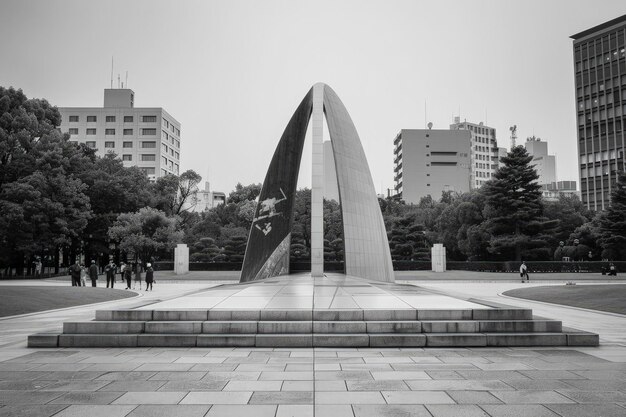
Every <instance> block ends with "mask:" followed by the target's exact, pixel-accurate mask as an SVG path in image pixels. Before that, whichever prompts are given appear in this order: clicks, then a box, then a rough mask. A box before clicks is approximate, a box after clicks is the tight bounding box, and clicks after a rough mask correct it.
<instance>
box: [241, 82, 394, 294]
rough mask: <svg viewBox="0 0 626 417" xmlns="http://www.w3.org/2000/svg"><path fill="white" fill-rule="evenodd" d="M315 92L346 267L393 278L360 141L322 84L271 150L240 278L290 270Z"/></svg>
mask: <svg viewBox="0 0 626 417" xmlns="http://www.w3.org/2000/svg"><path fill="white" fill-rule="evenodd" d="M314 91H318V92H319V91H322V92H323V112H324V115H325V116H326V122H327V125H328V131H329V134H330V139H331V143H332V148H333V153H334V156H335V169H336V172H337V185H338V189H339V200H340V201H339V203H340V205H341V213H342V223H343V224H342V226H343V232H344V265H345V272H346V274H348V275H352V276H356V277H361V278H367V279H371V280H376V281H383V282H393V281H394V275H393V266H392V263H391V254H390V251H389V243H388V241H387V233H386V231H385V224H384V221H383V217H382V213H381V212H380V207H379V205H378V198H377V196H376V190H375V188H374V183H373V181H372V176H371V173H370V170H369V166H368V164H367V159H366V157H365V152H364V151H363V146H362V145H361V140H360V139H359V136H358V133H357V131H356V128H355V127H354V123H353V122H352V119H351V118H350V115H349V114H348V111H347V110H346V108H345V106H344V105H343V103H342V102H341V100H340V99H339V97H338V96H337V94H336V93H335V92H334V91H333V90H332V89H331V88H330V87H329V86H327V85H325V84H321V83H320V84H316V85H315V86H314V87H313V88H311V90H309V92H308V93H307V95H306V96H305V97H304V99H303V100H302V102H301V103H300V105H299V106H298V109H297V110H296V111H295V113H294V114H293V116H292V118H291V120H290V121H289V124H288V125H287V127H286V128H285V131H284V132H283V135H282V137H281V139H280V141H279V143H278V146H277V148H276V151H275V152H274V156H273V158H272V161H271V163H270V167H269V169H268V172H267V175H266V176H265V181H264V182H263V188H262V190H261V194H260V196H259V203H258V204H257V208H256V211H255V217H254V220H253V222H252V227H251V229H250V235H249V237H248V246H247V248H246V255H245V258H244V263H243V268H242V273H241V279H240V282H248V281H255V280H260V279H264V278H269V277H272V276H278V275H286V274H288V273H289V249H290V244H291V226H292V223H293V203H294V197H295V192H296V186H297V180H298V172H299V169H300V160H301V158H302V149H303V146H304V139H305V135H306V131H307V128H308V123H309V120H310V118H311V115H312V112H314V111H322V110H321V108H316V107H314V105H313V103H314ZM320 116H321V115H320ZM313 117H316V115H313Z"/></svg>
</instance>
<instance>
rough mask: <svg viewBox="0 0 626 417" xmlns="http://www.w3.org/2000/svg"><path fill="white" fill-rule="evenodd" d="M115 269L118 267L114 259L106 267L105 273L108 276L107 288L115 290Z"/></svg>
mask: <svg viewBox="0 0 626 417" xmlns="http://www.w3.org/2000/svg"><path fill="white" fill-rule="evenodd" d="M115 269H116V266H115V264H114V263H113V259H111V260H110V261H109V263H108V264H107V266H105V267H104V273H105V274H106V276H107V288H109V285H111V288H113V285H114V284H115Z"/></svg>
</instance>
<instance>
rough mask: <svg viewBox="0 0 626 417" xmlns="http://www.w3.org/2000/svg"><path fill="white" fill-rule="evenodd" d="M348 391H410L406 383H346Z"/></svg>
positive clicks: (390, 381) (358, 381)
mask: <svg viewBox="0 0 626 417" xmlns="http://www.w3.org/2000/svg"><path fill="white" fill-rule="evenodd" d="M346 385H347V386H348V391H409V387H408V386H407V385H406V384H405V383H404V381H396V380H389V381H361V380H355V381H346Z"/></svg>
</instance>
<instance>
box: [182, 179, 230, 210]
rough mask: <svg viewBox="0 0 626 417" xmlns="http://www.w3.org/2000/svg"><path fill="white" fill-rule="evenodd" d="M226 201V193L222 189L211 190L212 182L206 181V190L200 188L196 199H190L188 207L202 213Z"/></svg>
mask: <svg viewBox="0 0 626 417" xmlns="http://www.w3.org/2000/svg"><path fill="white" fill-rule="evenodd" d="M194 203H195V204H194ZM224 203H226V194H224V193H223V192H221V191H211V184H210V183H209V182H208V181H205V183H204V190H198V192H197V193H196V201H190V202H189V204H188V209H189V210H190V211H194V212H198V213H201V212H203V211H205V210H209V209H212V208H213V207H217V206H219V205H220V204H224Z"/></svg>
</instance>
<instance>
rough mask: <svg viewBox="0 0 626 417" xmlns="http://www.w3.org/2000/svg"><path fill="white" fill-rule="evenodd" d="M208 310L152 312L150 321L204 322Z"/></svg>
mask: <svg viewBox="0 0 626 417" xmlns="http://www.w3.org/2000/svg"><path fill="white" fill-rule="evenodd" d="M207 317H208V310H203V309H191V310H154V311H153V312H152V320H154V321H177V320H180V321H206V320H207Z"/></svg>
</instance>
